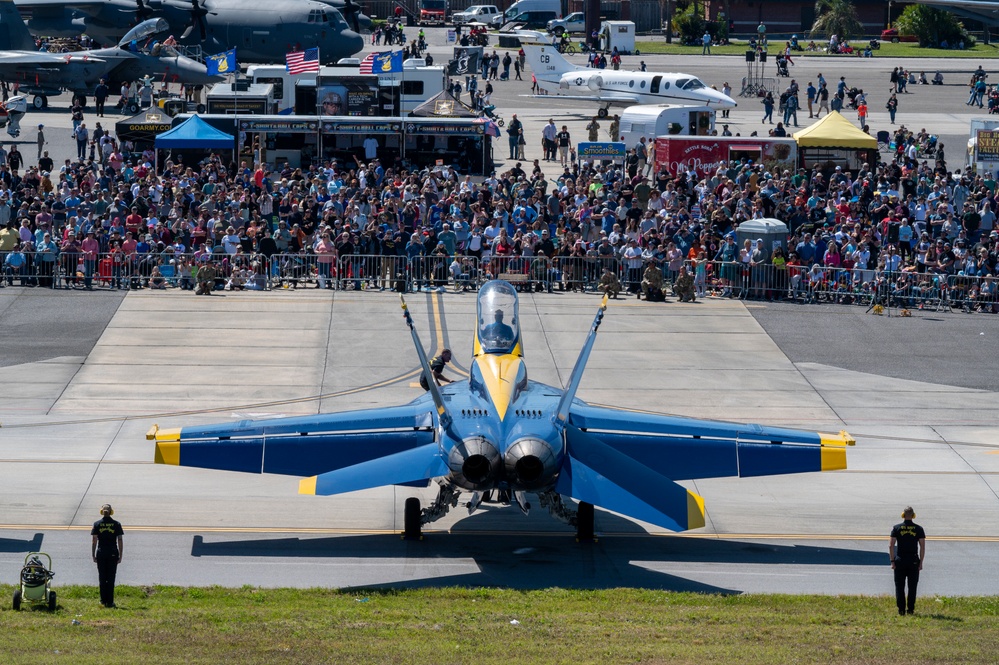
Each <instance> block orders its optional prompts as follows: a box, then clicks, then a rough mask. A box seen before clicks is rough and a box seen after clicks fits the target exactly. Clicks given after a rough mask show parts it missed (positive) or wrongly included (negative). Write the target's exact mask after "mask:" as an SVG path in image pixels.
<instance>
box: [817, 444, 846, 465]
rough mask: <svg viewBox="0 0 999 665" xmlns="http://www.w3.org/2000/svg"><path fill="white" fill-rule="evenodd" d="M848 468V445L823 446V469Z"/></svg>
mask: <svg viewBox="0 0 999 665" xmlns="http://www.w3.org/2000/svg"><path fill="white" fill-rule="evenodd" d="M845 468H846V446H845V445H840V446H833V447H827V446H823V447H822V470H823V471H838V470H840V469H845Z"/></svg>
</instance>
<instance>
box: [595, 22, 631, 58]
mask: <svg viewBox="0 0 999 665" xmlns="http://www.w3.org/2000/svg"><path fill="white" fill-rule="evenodd" d="M615 46H616V47H617V52H618V53H620V54H622V55H629V54H634V55H641V53H639V52H638V51H637V50H636V49H635V24H634V23H633V22H632V21H604V22H603V23H601V24H600V50H601V51H606V52H607V53H610V52H611V51H613V50H614V47H615Z"/></svg>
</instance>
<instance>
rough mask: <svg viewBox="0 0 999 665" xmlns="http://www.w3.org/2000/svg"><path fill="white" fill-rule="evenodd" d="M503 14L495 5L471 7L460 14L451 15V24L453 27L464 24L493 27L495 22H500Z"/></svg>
mask: <svg viewBox="0 0 999 665" xmlns="http://www.w3.org/2000/svg"><path fill="white" fill-rule="evenodd" d="M502 18H503V14H501V13H500V10H499V9H497V7H496V5H472V6H471V7H469V8H468V9H466V10H465V11H462V12H455V13H454V14H452V15H451V22H452V23H454V24H455V25H464V24H466V23H476V22H478V23H485V24H486V25H495V24H496V23H497V22H499V21H500V20H502Z"/></svg>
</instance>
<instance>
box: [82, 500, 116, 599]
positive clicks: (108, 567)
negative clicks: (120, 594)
mask: <svg viewBox="0 0 999 665" xmlns="http://www.w3.org/2000/svg"><path fill="white" fill-rule="evenodd" d="M101 515H103V517H102V518H101V519H99V520H97V521H96V522H94V528H93V529H91V531H90V535H92V536H93V537H94V538H93V542H92V544H91V546H90V552H91V555H92V556H93V557H94V563H96V564H97V577H98V578H99V581H100V587H101V605H103V606H104V607H114V606H115V604H114V578H115V574H116V573H117V572H118V564H119V563H121V555H122V544H121V535H122V528H121V522H118V521H117V520H113V519H111V516H112V515H114V509H113V508H112V507H111V504H109V503H105V504H104V505H103V506H101Z"/></svg>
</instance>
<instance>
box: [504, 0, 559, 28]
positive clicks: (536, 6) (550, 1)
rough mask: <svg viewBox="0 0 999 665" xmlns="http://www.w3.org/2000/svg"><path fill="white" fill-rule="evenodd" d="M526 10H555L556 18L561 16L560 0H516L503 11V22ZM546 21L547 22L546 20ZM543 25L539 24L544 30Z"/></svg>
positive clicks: (507, 21) (526, 11)
mask: <svg viewBox="0 0 999 665" xmlns="http://www.w3.org/2000/svg"><path fill="white" fill-rule="evenodd" d="M528 12H555V17H554V18H556V19H560V18H562V0H517V2H515V3H513V4H512V5H510V6H509V7H507V10H506V11H505V12H503V21H502V22H503V24H504V25H506V24H507V23H509V22H510V21H512V20H514V19H515V18H517V17H518V16H520V15H521V14H526V13H528ZM546 23H547V22H546ZM544 28H545V26H544V25H542V26H540V29H542V30H544Z"/></svg>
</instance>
